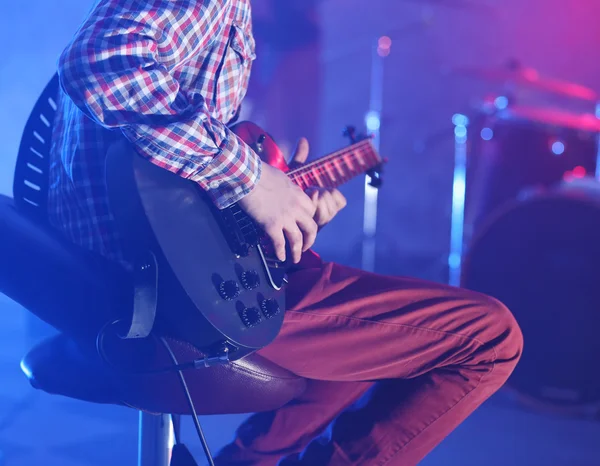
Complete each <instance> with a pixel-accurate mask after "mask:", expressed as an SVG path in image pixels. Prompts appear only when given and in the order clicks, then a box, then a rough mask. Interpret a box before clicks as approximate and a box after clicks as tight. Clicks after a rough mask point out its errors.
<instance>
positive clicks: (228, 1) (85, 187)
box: [48, 0, 261, 260]
mask: <svg viewBox="0 0 600 466" xmlns="http://www.w3.org/2000/svg"><path fill="white" fill-rule="evenodd" d="M255 56H256V55H255V43H254V39H253V37H252V26H251V9H250V0H178V1H173V0H99V1H98V2H97V3H96V5H95V6H94V7H93V9H92V11H91V12H90V14H89V15H88V17H87V18H86V20H85V21H84V23H83V24H82V25H81V27H80V28H79V30H78V31H77V33H76V34H75V36H74V38H73V40H72V41H71V43H70V44H69V45H68V46H67V48H66V49H65V51H64V52H63V53H62V54H61V56H60V59H59V66H58V70H59V77H60V83H61V88H62V90H61V96H60V97H59V109H58V112H57V116H56V120H55V132H54V139H53V144H52V151H51V171H50V177H51V178H50V190H49V196H48V197H49V199H48V204H49V219H50V223H51V224H52V225H54V226H55V227H56V228H58V229H59V230H61V231H63V232H64V233H65V234H66V235H67V236H68V237H69V238H70V239H71V240H72V241H73V242H75V243H76V244H79V245H80V246H82V247H84V248H86V249H89V250H92V251H95V252H98V253H100V254H102V255H104V256H107V257H109V258H113V259H116V260H120V259H121V258H122V255H121V251H120V249H119V240H118V237H117V234H116V229H115V228H114V220H113V217H112V215H111V212H110V209H109V205H108V196H107V192H106V188H105V186H104V178H105V169H104V165H105V161H106V151H107V148H108V145H109V144H110V143H111V142H113V141H114V140H115V138H117V137H123V136H124V137H126V138H127V139H128V140H129V141H130V142H131V143H133V145H134V147H135V149H136V150H137V152H139V154H140V155H142V156H144V157H147V158H148V159H149V160H150V161H151V162H153V163H155V164H156V165H158V166H160V167H163V168H165V169H167V170H169V171H171V172H173V173H176V174H178V175H179V176H182V177H184V178H187V179H190V180H193V181H194V182H196V183H198V184H199V185H200V187H201V188H202V189H204V190H205V191H207V192H208V194H209V196H210V197H211V199H212V200H213V201H214V203H215V204H216V205H217V206H218V207H219V208H224V207H227V206H229V205H231V204H233V203H234V202H236V201H238V200H239V199H240V198H242V197H243V196H244V195H246V194H247V193H248V192H250V191H251V190H252V188H253V186H254V185H255V184H256V182H257V181H258V180H259V178H260V173H261V162H260V159H259V158H258V156H257V155H256V154H255V153H254V152H253V151H252V149H250V147H249V146H247V145H246V144H245V143H244V142H243V141H242V140H241V139H239V138H238V137H237V136H236V135H235V134H233V132H231V131H230V130H229V128H228V127H227V125H226V123H227V122H229V121H230V120H231V119H232V118H233V117H234V115H235V114H236V111H237V109H238V107H239V105H240V103H241V101H242V99H243V98H244V96H245V93H246V90H247V85H248V79H249V76H250V68H251V65H252V61H253V60H254V58H255Z"/></svg>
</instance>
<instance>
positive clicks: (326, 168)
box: [291, 151, 379, 187]
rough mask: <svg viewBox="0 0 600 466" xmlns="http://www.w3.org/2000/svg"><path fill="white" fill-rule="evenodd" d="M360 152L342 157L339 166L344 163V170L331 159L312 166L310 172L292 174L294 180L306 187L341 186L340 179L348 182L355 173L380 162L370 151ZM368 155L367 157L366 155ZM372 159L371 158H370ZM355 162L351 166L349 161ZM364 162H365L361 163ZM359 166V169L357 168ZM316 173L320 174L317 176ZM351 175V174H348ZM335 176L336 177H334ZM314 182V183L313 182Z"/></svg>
mask: <svg viewBox="0 0 600 466" xmlns="http://www.w3.org/2000/svg"><path fill="white" fill-rule="evenodd" d="M357 152H359V153H358V154H356V153H349V154H345V155H344V157H343V158H340V160H339V161H338V166H339V165H342V167H341V168H343V169H344V170H339V169H338V167H336V166H335V165H333V166H332V163H331V162H330V161H328V162H326V163H324V164H322V166H315V167H313V168H312V170H310V171H309V172H306V173H302V174H299V175H296V174H294V175H293V176H291V178H292V181H294V182H297V181H300V182H301V184H302V185H304V186H305V187H308V186H311V185H312V183H314V184H316V185H317V186H321V185H323V186H327V187H334V186H339V184H341V183H339V181H342V182H346V181H347V180H349V179H350V178H352V177H353V176H355V175H358V174H361V173H364V172H366V171H368V170H370V169H371V168H373V167H374V166H376V165H377V163H379V160H378V159H377V160H373V159H372V157H369V155H370V154H369V152H366V153H365V152H363V151H357ZM359 156H361V158H360V159H359V158H358V157H359ZM365 156H366V157H365ZM348 159H352V160H348ZM369 159H371V160H369ZM350 161H351V162H353V163H352V165H353V166H350V164H349V163H348V162H350ZM361 161H362V162H364V163H361ZM357 168H358V170H357ZM340 171H342V172H343V173H342V174H340ZM315 173H316V174H317V175H319V176H318V178H317V177H315ZM332 173H337V174H338V176H332ZM348 175H349V176H348ZM334 178H335V179H334ZM306 179H308V181H309V182H308V183H307V182H306ZM320 179H321V180H322V179H324V180H325V182H320ZM311 182H312V183H311Z"/></svg>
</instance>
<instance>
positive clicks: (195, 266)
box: [107, 143, 285, 361]
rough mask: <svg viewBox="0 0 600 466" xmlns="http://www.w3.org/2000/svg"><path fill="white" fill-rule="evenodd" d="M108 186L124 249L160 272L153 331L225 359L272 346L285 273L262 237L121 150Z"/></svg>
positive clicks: (236, 215)
mask: <svg viewBox="0 0 600 466" xmlns="http://www.w3.org/2000/svg"><path fill="white" fill-rule="evenodd" d="M107 185H108V187H109V196H110V200H111V210H112V211H113V212H114V215H115V218H116V221H117V226H118V229H119V231H120V232H121V235H122V236H124V245H125V247H124V249H125V250H126V253H127V257H128V259H129V260H130V261H132V262H135V263H136V264H137V265H138V266H139V265H142V264H143V261H144V260H146V259H147V257H148V252H151V253H152V254H153V255H154V257H156V262H157V268H158V307H157V318H156V327H155V330H156V331H157V332H158V333H159V334H160V333H162V334H167V335H171V336H174V337H177V338H178V339H181V340H184V341H188V342H189V343H191V344H192V345H194V346H195V347H197V348H198V349H200V350H201V351H203V352H205V353H207V354H209V355H211V354H217V353H219V352H220V351H221V350H222V348H223V347H224V346H227V349H228V353H229V360H230V361H232V360H236V359H239V358H241V357H243V356H245V355H247V354H249V353H251V352H253V351H256V350H257V349H260V348H262V347H264V346H266V345H267V344H269V343H270V342H271V341H272V340H273V339H274V338H275V337H276V336H277V334H278V332H279V330H280V328H281V325H282V322H283V316H284V311H285V293H284V285H285V267H284V265H283V264H281V263H278V262H276V261H271V260H269V259H268V257H267V253H266V252H265V249H266V245H264V246H265V247H263V246H262V245H261V241H259V239H260V234H259V232H258V231H257V230H256V229H255V228H254V225H253V223H252V222H250V221H249V218H248V217H247V216H246V214H245V213H244V212H243V211H242V210H241V209H240V208H239V207H238V206H237V205H233V206H232V207H230V208H227V209H224V210H222V211H220V210H218V209H216V208H215V207H214V205H213V203H212V202H211V201H210V200H209V199H208V197H207V196H206V194H205V193H204V192H203V191H202V190H201V189H200V188H199V187H198V186H197V185H196V184H195V183H193V182H191V181H189V180H185V179H183V178H181V177H180V176H178V175H176V174H173V173H170V172H168V171H167V170H165V169H163V168H160V167H158V166H155V165H154V164H152V163H151V162H149V161H147V160H145V159H143V158H142V157H140V156H139V155H137V154H135V153H134V152H133V150H132V149H131V147H130V146H129V145H128V144H126V143H118V144H116V145H115V146H113V148H111V150H110V151H109V154H108V160H107Z"/></svg>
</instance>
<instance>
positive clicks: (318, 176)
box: [312, 167, 325, 188]
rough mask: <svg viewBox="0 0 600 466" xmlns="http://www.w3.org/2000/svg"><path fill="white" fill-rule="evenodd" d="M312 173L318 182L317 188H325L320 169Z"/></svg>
mask: <svg viewBox="0 0 600 466" xmlns="http://www.w3.org/2000/svg"><path fill="white" fill-rule="evenodd" d="M312 173H313V174H314V175H315V179H316V180H317V186H320V187H321V188H323V187H325V183H323V181H322V180H321V176H320V173H319V168H318V167H317V168H316V169H315V170H313V171H312Z"/></svg>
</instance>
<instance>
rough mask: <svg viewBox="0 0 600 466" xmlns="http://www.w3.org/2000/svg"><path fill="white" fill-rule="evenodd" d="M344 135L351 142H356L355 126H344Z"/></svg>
mask: <svg viewBox="0 0 600 466" xmlns="http://www.w3.org/2000/svg"><path fill="white" fill-rule="evenodd" d="M344 136H345V137H347V138H349V139H350V142H351V143H355V142H356V128H355V127H354V126H346V127H345V128H344Z"/></svg>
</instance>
